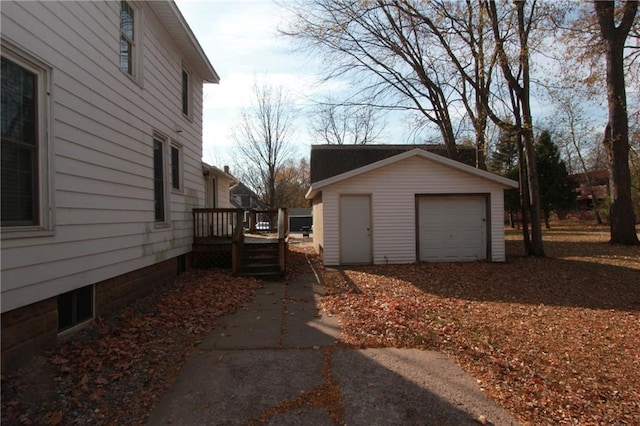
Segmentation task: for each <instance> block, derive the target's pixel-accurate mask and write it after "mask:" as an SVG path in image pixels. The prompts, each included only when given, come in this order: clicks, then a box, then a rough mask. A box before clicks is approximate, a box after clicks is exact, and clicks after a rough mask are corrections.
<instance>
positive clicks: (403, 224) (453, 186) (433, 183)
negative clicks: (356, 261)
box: [314, 156, 504, 265]
mask: <svg viewBox="0 0 640 426" xmlns="http://www.w3.org/2000/svg"><path fill="white" fill-rule="evenodd" d="M355 193H370V194H372V195H371V216H372V228H373V235H372V240H373V242H372V247H373V262H374V263H375V264H386V263H413V262H416V261H417V248H416V195H417V194H469V193H475V194H489V197H488V200H490V201H489V203H490V212H491V214H490V217H491V219H490V220H491V223H490V228H489V229H490V235H491V242H490V246H491V253H490V254H489V253H488V258H489V259H490V260H492V261H497V262H500V261H504V228H503V225H502V217H503V211H502V210H503V186H502V185H500V184H498V183H495V182H492V181H489V180H487V179H483V178H481V177H478V176H474V175H471V174H469V173H464V172H462V171H460V170H457V169H453V168H451V167H448V166H445V165H442V164H439V163H436V162H434V161H430V160H428V159H425V158H422V157H417V156H414V157H409V158H407V159H404V160H399V161H397V162H394V163H392V164H389V165H387V166H383V167H381V168H378V169H375V170H372V171H369V172H366V173H362V174H360V175H356V176H354V177H352V178H348V179H345V180H343V181H340V182H337V183H335V184H332V185H328V186H326V187H324V188H322V217H323V222H324V223H323V235H322V237H321V238H322V239H323V242H324V247H323V261H324V263H325V264H326V265H338V264H339V263H340V247H339V234H338V230H339V224H338V220H339V197H340V195H341V194H355ZM314 222H315V218H314ZM494 224H495V225H494ZM314 231H315V229H314ZM314 234H315V233H314ZM314 238H315V235H314ZM489 255H490V256H489Z"/></svg>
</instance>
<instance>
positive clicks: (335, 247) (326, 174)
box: [307, 145, 518, 265]
mask: <svg viewBox="0 0 640 426" xmlns="http://www.w3.org/2000/svg"><path fill="white" fill-rule="evenodd" d="M433 150H436V151H438V148H435V149H434V147H431V146H399V145H391V146H385V145H378V146H371V145H369V146H367V145H365V146H336V145H318V146H312V148H311V162H310V164H311V188H310V189H309V191H308V193H307V198H308V199H310V200H312V203H313V221H314V223H313V231H314V232H313V241H314V247H315V249H316V251H317V252H318V253H320V254H321V255H322V258H323V262H324V264H325V265H346V264H369V263H374V264H386V263H413V262H458V261H473V260H490V261H494V262H501V261H504V260H505V248H504V226H503V210H504V209H503V206H504V195H503V191H504V189H506V188H516V187H517V186H518V184H517V182H514V181H512V180H509V179H506V178H503V177H501V176H497V175H494V174H492V173H488V172H486V171H483V170H479V169H476V168H474V167H472V166H470V165H467V164H463V163H462V162H459V161H454V160H450V159H448V158H445V157H443V156H441V155H438V154H435V153H433V152H432V151H433ZM439 152H443V151H442V149H441V148H440V149H439Z"/></svg>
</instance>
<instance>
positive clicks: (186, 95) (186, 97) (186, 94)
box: [182, 69, 191, 116]
mask: <svg viewBox="0 0 640 426" xmlns="http://www.w3.org/2000/svg"><path fill="white" fill-rule="evenodd" d="M182 113H183V114H184V115H186V116H190V115H191V76H190V75H189V73H188V72H187V71H186V70H185V69H182Z"/></svg>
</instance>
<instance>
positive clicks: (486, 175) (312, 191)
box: [306, 148, 518, 199]
mask: <svg viewBox="0 0 640 426" xmlns="http://www.w3.org/2000/svg"><path fill="white" fill-rule="evenodd" d="M415 156H418V157H422V158H425V159H427V160H431V161H433V162H436V163H439V164H442V165H444V166H447V167H451V168H453V169H456V170H460V171H461V172H464V173H469V174H472V175H474V176H478V177H480V178H483V179H487V180H489V181H492V182H495V183H498V184H500V185H503V186H505V187H508V188H517V187H518V182H516V181H513V180H511V179H507V178H505V177H502V176H498V175H496V174H493V173H490V172H487V171H485V170H481V169H477V168H475V167H471V166H469V165H467V164H463V163H461V162H459V161H455V160H450V159H449V158H445V157H443V156H441V155H438V154H434V153H432V152H429V151H425V150H424V149H420V148H414V149H412V150H410V151H405V152H402V153H400V154H397V155H394V156H392V157H388V158H384V159H382V160H379V161H376V162H374V163H370V164H366V165H364V166H362V167H359V168H357V169H353V170H349V171H347V172H344V173H340V174H338V175H335V176H331V177H328V178H326V179H323V180H320V181H317V182H312V184H311V187H310V188H309V191H308V192H307V195H306V198H307V199H312V198H313V197H315V196H316V195H317V194H318V193H319V192H320V191H321V190H322V188H324V187H326V186H329V185H333V184H335V183H338V182H340V181H343V180H345V179H349V178H352V177H354V176H357V175H360V174H362V173H366V172H370V171H372V170H375V169H378V168H380V167H384V166H387V165H389V164H393V163H395V162H398V161H402V160H405V159H407V158H410V157H415ZM312 170H313V169H312Z"/></svg>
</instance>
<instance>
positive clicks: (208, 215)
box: [192, 209, 288, 276]
mask: <svg viewBox="0 0 640 426" xmlns="http://www.w3.org/2000/svg"><path fill="white" fill-rule="evenodd" d="M266 213H268V214H270V215H271V217H273V216H274V215H275V217H276V218H277V220H274V219H270V220H269V222H267V223H269V224H270V225H269V227H268V229H265V230H264V231H261V230H257V229H256V223H260V222H256V213H255V212H252V216H251V217H252V220H250V224H251V225H252V226H251V227H252V228H253V229H251V230H250V231H251V232H250V231H249V230H245V229H244V224H243V221H242V219H243V217H244V211H243V210H240V209H194V210H193V229H194V236H193V246H192V265H193V266H194V267H196V268H211V267H225V268H231V269H232V271H233V273H234V274H236V275H251V276H264V275H283V274H284V272H285V271H286V259H287V250H288V241H287V240H288V229H287V228H288V220H287V217H286V216H287V213H286V209H280V210H279V211H273V212H260V214H262V215H263V216H261V217H262V218H264V217H265V216H264V215H265V214H266ZM273 223H275V224H277V226H276V227H275V229H274V228H273V227H272V225H271V224H273ZM251 227H250V228H251Z"/></svg>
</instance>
